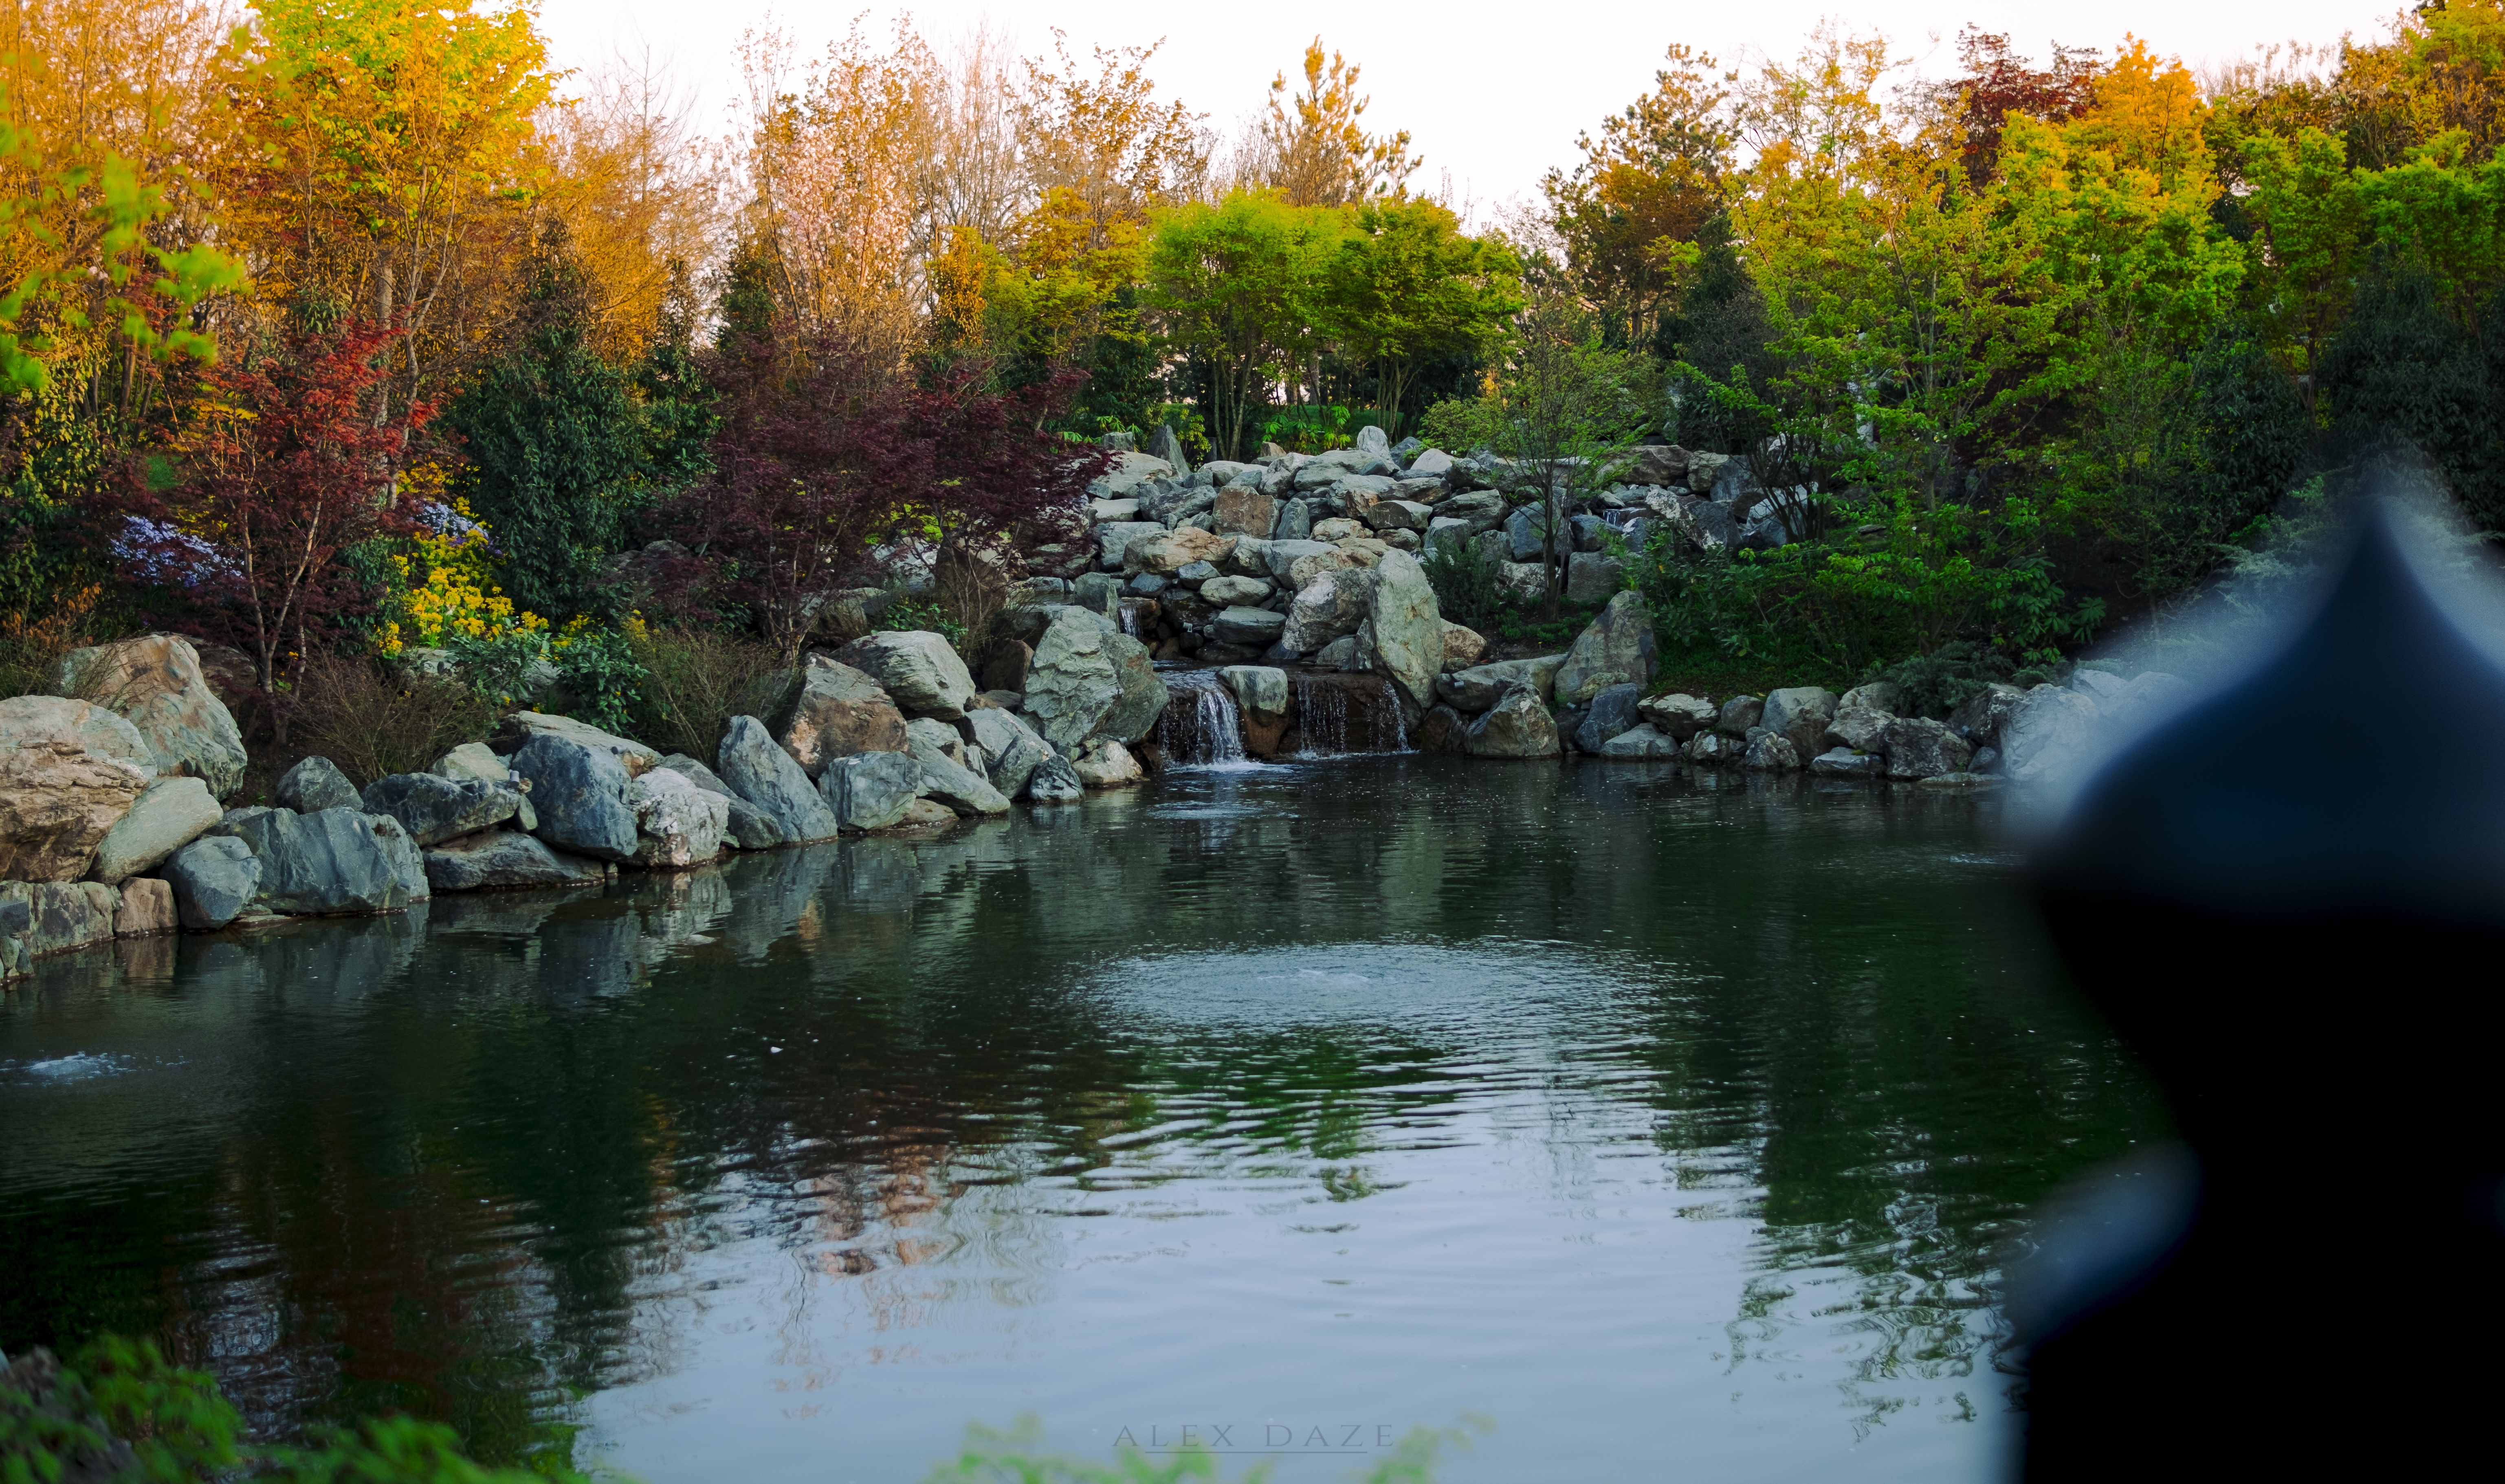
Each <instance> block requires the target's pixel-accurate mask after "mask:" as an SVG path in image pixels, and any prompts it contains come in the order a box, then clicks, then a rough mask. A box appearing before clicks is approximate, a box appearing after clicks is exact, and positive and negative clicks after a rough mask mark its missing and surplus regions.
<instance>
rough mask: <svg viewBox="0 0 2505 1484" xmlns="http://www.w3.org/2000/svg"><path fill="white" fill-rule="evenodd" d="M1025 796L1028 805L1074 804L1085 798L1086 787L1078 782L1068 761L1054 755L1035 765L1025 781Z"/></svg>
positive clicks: (1075, 770)
mask: <svg viewBox="0 0 2505 1484" xmlns="http://www.w3.org/2000/svg"><path fill="white" fill-rule="evenodd" d="M1026 796H1027V801H1028V802H1030V803H1038V804H1075V803H1076V802H1078V801H1079V800H1080V799H1082V798H1085V797H1086V796H1087V786H1086V785H1085V784H1083V783H1080V782H1079V781H1078V772H1077V769H1076V768H1073V767H1072V766H1071V765H1070V760H1069V759H1067V758H1064V757H1062V756H1061V755H1060V754H1058V753H1056V754H1054V755H1053V756H1051V757H1049V758H1046V759H1045V760H1043V761H1042V762H1041V763H1038V764H1037V765H1036V770H1035V772H1034V773H1033V774H1032V775H1031V776H1030V777H1029V778H1028V779H1027V781H1026Z"/></svg>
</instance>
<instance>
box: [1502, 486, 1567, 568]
mask: <svg viewBox="0 0 2505 1484" xmlns="http://www.w3.org/2000/svg"><path fill="white" fill-rule="evenodd" d="M1547 532H1548V515H1547V512H1546V510H1545V508H1544V507H1543V506H1542V504H1541V503H1540V502H1539V501H1536V500H1535V501H1533V502H1532V503H1531V504H1529V505H1523V506H1516V507H1515V508H1514V509H1513V510H1512V512H1509V513H1507V514H1506V516H1505V517H1504V551H1505V555H1507V556H1509V557H1511V558H1513V559H1514V560H1515V561H1518V562H1530V561H1536V560H1538V559H1539V558H1541V557H1542V556H1544V555H1545V554H1546V552H1547ZM1559 537H1560V540H1561V541H1562V540H1563V539H1564V532H1563V531H1562V530H1561V531H1560V533H1559Z"/></svg>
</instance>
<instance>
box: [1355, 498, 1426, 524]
mask: <svg viewBox="0 0 2505 1484" xmlns="http://www.w3.org/2000/svg"><path fill="white" fill-rule="evenodd" d="M1434 518H1435V509H1434V507H1433V506H1430V505H1421V504H1419V503H1418V502H1416V501H1414V500H1378V501H1376V502H1375V503H1374V504H1372V505H1369V506H1367V507H1366V508H1365V524H1366V526H1367V528H1368V529H1370V530H1376V531H1423V530H1425V529H1427V522H1429V521H1430V520H1432V519H1434Z"/></svg>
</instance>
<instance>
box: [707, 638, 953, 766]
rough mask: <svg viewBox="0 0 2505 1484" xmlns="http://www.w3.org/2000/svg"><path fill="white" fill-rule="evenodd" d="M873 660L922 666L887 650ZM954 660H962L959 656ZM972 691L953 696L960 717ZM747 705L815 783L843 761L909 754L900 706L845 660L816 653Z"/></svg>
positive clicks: (755, 694)
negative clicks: (859, 756)
mask: <svg viewBox="0 0 2505 1484" xmlns="http://www.w3.org/2000/svg"><path fill="white" fill-rule="evenodd" d="M931 637H933V638H937V637H938V636H937V635H932V636H931ZM943 645H944V641H943ZM849 648H850V647H847V653H849ZM868 657H872V658H877V659H880V660H883V661H884V660H893V662H894V664H895V666H896V668H898V669H899V670H910V669H913V668H916V667H917V664H918V660H917V658H916V657H915V656H912V655H910V654H907V655H906V656H904V657H898V656H896V655H893V654H888V653H885V652H883V651H873V652H871V654H869V656H868ZM949 657H950V658H951V659H952V660H953V659H954V658H955V657H956V656H955V654H954V653H953V652H951V654H950V655H949ZM965 674H966V667H965V666H964V665H963V664H959V665H957V667H956V669H955V672H954V674H953V675H952V676H951V677H950V679H951V680H953V679H956V678H959V677H964V676H965ZM971 686H972V682H971V681H970V680H969V681H968V682H967V687H968V689H966V690H965V691H963V692H951V693H952V694H955V695H956V697H957V699H956V709H957V713H958V715H961V716H962V715H964V705H965V702H966V700H968V699H970V697H971V694H972V690H971ZM926 693H927V692H926ZM746 700H747V702H748V703H749V705H750V706H751V707H752V708H753V709H754V710H755V712H756V715H757V717H758V719H759V721H760V722H762V723H764V724H765V727H766V729H767V730H768V731H769V732H771V733H772V734H773V736H774V739H775V741H777V742H779V743H781V744H782V747H783V750H784V751H785V752H786V753H789V754H791V756H792V760H794V762H797V763H799V764H800V771H802V772H803V773H806V774H808V775H809V776H810V777H812V778H815V777H817V776H818V775H819V774H820V773H822V772H824V771H826V767H827V764H828V763H829V762H831V761H833V760H835V759H837V758H850V757H853V756H854V755H856V754H859V753H900V752H902V751H904V713H903V712H902V711H901V710H900V709H899V707H898V703H897V701H896V700H895V699H894V698H892V697H891V696H890V695H889V693H888V690H887V689H886V688H885V687H884V686H882V685H880V684H879V682H878V680H877V679H876V678H875V677H873V676H872V675H870V674H869V672H867V671H865V670H863V669H860V668H857V667H856V666H854V665H851V664H848V663H846V662H844V661H843V660H840V659H835V658H831V657H829V656H828V655H825V654H811V655H810V656H808V658H807V660H806V661H805V662H803V663H802V664H801V665H800V666H799V667H798V668H796V669H792V670H784V671H781V672H779V673H778V674H776V675H774V676H772V677H770V678H768V679H767V680H766V681H764V682H761V683H760V684H759V687H758V688H757V689H756V690H755V691H754V692H752V693H751V694H750V695H749V696H747V697H746Z"/></svg>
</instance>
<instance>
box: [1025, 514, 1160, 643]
mask: <svg viewBox="0 0 2505 1484" xmlns="http://www.w3.org/2000/svg"><path fill="white" fill-rule="evenodd" d="M1157 529H1159V530H1163V529H1165V527H1163V526H1159V527H1158V528H1157ZM1070 601H1072V602H1073V603H1076V604H1077V605H1078V606H1079V607H1081V608H1083V609H1086V610H1087V611H1088V612H1089V613H1095V614H1103V615H1104V616H1105V617H1106V618H1111V619H1112V620H1114V621H1115V622H1119V621H1120V620H1121V618H1122V583H1121V580H1120V579H1119V578H1116V577H1115V576H1113V574H1111V573H1110V572H1087V573H1081V574H1080V575H1079V577H1078V579H1077V581H1076V582H1074V583H1071V584H1070ZM1044 621H1045V622H1046V623H1049V622H1051V621H1052V620H1051V618H1049V617H1047V618H1045V619H1044ZM1038 632H1039V633H1041V629H1039V630H1038Z"/></svg>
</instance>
